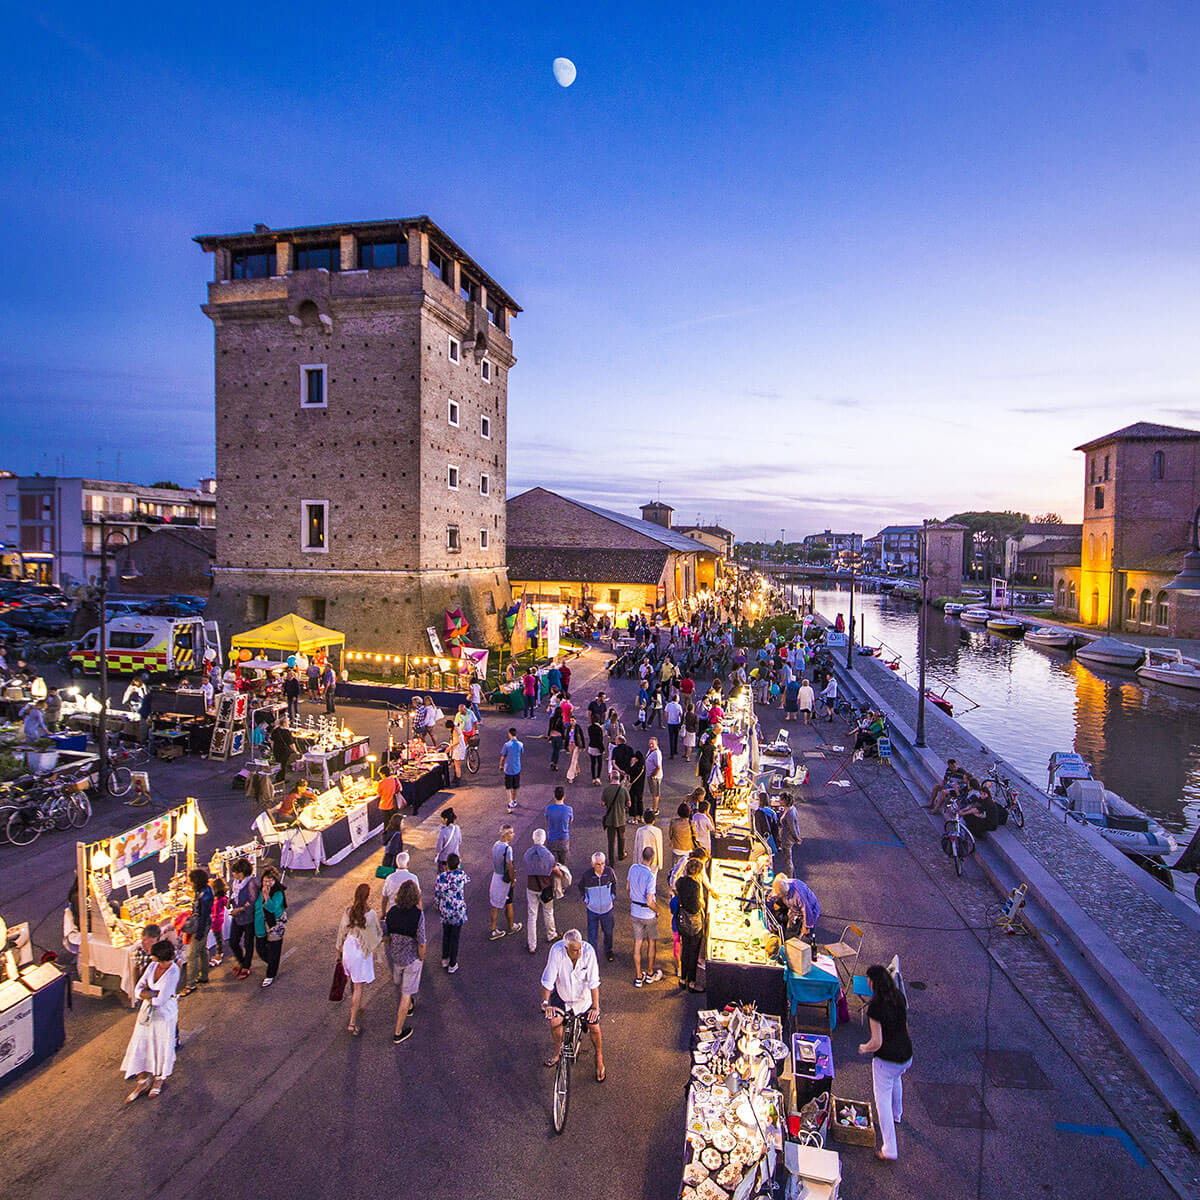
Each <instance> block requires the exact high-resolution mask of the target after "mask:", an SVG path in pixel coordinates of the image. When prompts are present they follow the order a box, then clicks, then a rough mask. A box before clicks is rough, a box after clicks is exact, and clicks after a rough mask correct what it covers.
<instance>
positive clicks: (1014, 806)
mask: <svg viewBox="0 0 1200 1200" xmlns="http://www.w3.org/2000/svg"><path fill="white" fill-rule="evenodd" d="M984 782H986V783H994V784H995V785H996V797H995V799H996V802H997V803H998V804H999V805H1000V806H1001V807H1002V808H1005V809H1007V810H1008V816H1009V817H1010V818H1012V820H1013V821H1014V822H1015V824H1016V826H1017V828H1018V829H1024V828H1025V810H1024V809H1023V808H1022V807H1021V799H1020V797H1019V796H1018V795H1017V789H1016V788H1015V787H1013V785H1012V780H1011V779H1009V778H1007V777H1006V776H1004V775H1001V774H1000V764H999V763H993V764H992V768H991V770H990V771H988V773H987V775H985V776H984Z"/></svg>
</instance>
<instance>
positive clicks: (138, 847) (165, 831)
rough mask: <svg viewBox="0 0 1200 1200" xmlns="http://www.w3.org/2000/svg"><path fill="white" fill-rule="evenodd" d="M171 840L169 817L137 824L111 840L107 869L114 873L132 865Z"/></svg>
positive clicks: (154, 852)
mask: <svg viewBox="0 0 1200 1200" xmlns="http://www.w3.org/2000/svg"><path fill="white" fill-rule="evenodd" d="M170 840H171V820H170V818H169V817H156V818H155V819H154V820H153V821H147V822H146V824H145V825H139V826H138V827H137V828H136V829H131V830H130V831H129V832H128V833H121V834H118V835H117V836H116V837H115V838H113V840H112V849H111V850H110V851H109V853H110V854H111V855H112V866H111V867H110V868H109V871H110V873H111V874H112V875H114V876H115V875H116V874H117V872H118V871H121V870H123V869H125V868H128V867H132V866H133V865H134V863H136V862H140V861H141V860H142V859H143V858H148V857H149V856H150V855H152V854H157V853H158V852H159V851H160V850H161V849H162V848H163V847H164V846H165V845H167V843H168V842H169V841H170Z"/></svg>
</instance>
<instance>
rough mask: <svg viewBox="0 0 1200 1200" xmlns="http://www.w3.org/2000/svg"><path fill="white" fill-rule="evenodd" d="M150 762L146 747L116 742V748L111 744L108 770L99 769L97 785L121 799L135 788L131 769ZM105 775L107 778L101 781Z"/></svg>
mask: <svg viewBox="0 0 1200 1200" xmlns="http://www.w3.org/2000/svg"><path fill="white" fill-rule="evenodd" d="M149 761H150V751H149V750H147V749H146V747H145V746H133V747H130V746H126V745H125V744H124V743H123V742H121V741H119V740H118V741H116V743H115V746H114V744H113V743H111V742H110V743H109V751H108V768H107V771H106V770H105V768H104V767H103V766H101V767H100V768H99V769H98V773H97V778H96V784H97V786H98V787H100V788H101V789H102V790H103V791H105V792H107V793H108V794H109V795H110V796H114V797H120V796H124V795H127V794H128V793H129V791H130V790H131V789H132V788H133V771H132V770H131V768H133V767H138V766H141V765H142V764H144V763H148V762H149ZM101 773H103V774H105V775H106V778H104V779H101V778H100V777H99V776H100V774H101Z"/></svg>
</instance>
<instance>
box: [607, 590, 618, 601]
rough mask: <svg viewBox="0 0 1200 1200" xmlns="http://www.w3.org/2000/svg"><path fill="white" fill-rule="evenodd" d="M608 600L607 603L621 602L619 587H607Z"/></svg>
mask: <svg viewBox="0 0 1200 1200" xmlns="http://www.w3.org/2000/svg"><path fill="white" fill-rule="evenodd" d="M608 602H609V604H620V603H621V589H620V588H609V589H608Z"/></svg>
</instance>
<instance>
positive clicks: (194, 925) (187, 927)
mask: <svg viewBox="0 0 1200 1200" xmlns="http://www.w3.org/2000/svg"><path fill="white" fill-rule="evenodd" d="M199 927H200V918H199V916H197V915H196V913H194V912H190V913H188V915H187V919H186V920H185V921H184V922H183V926H182V928H181V929H180V931H179V932H180V933H186V934H187V935H188V937H194V936H195V934H196V931H197V930H198V929H199Z"/></svg>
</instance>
